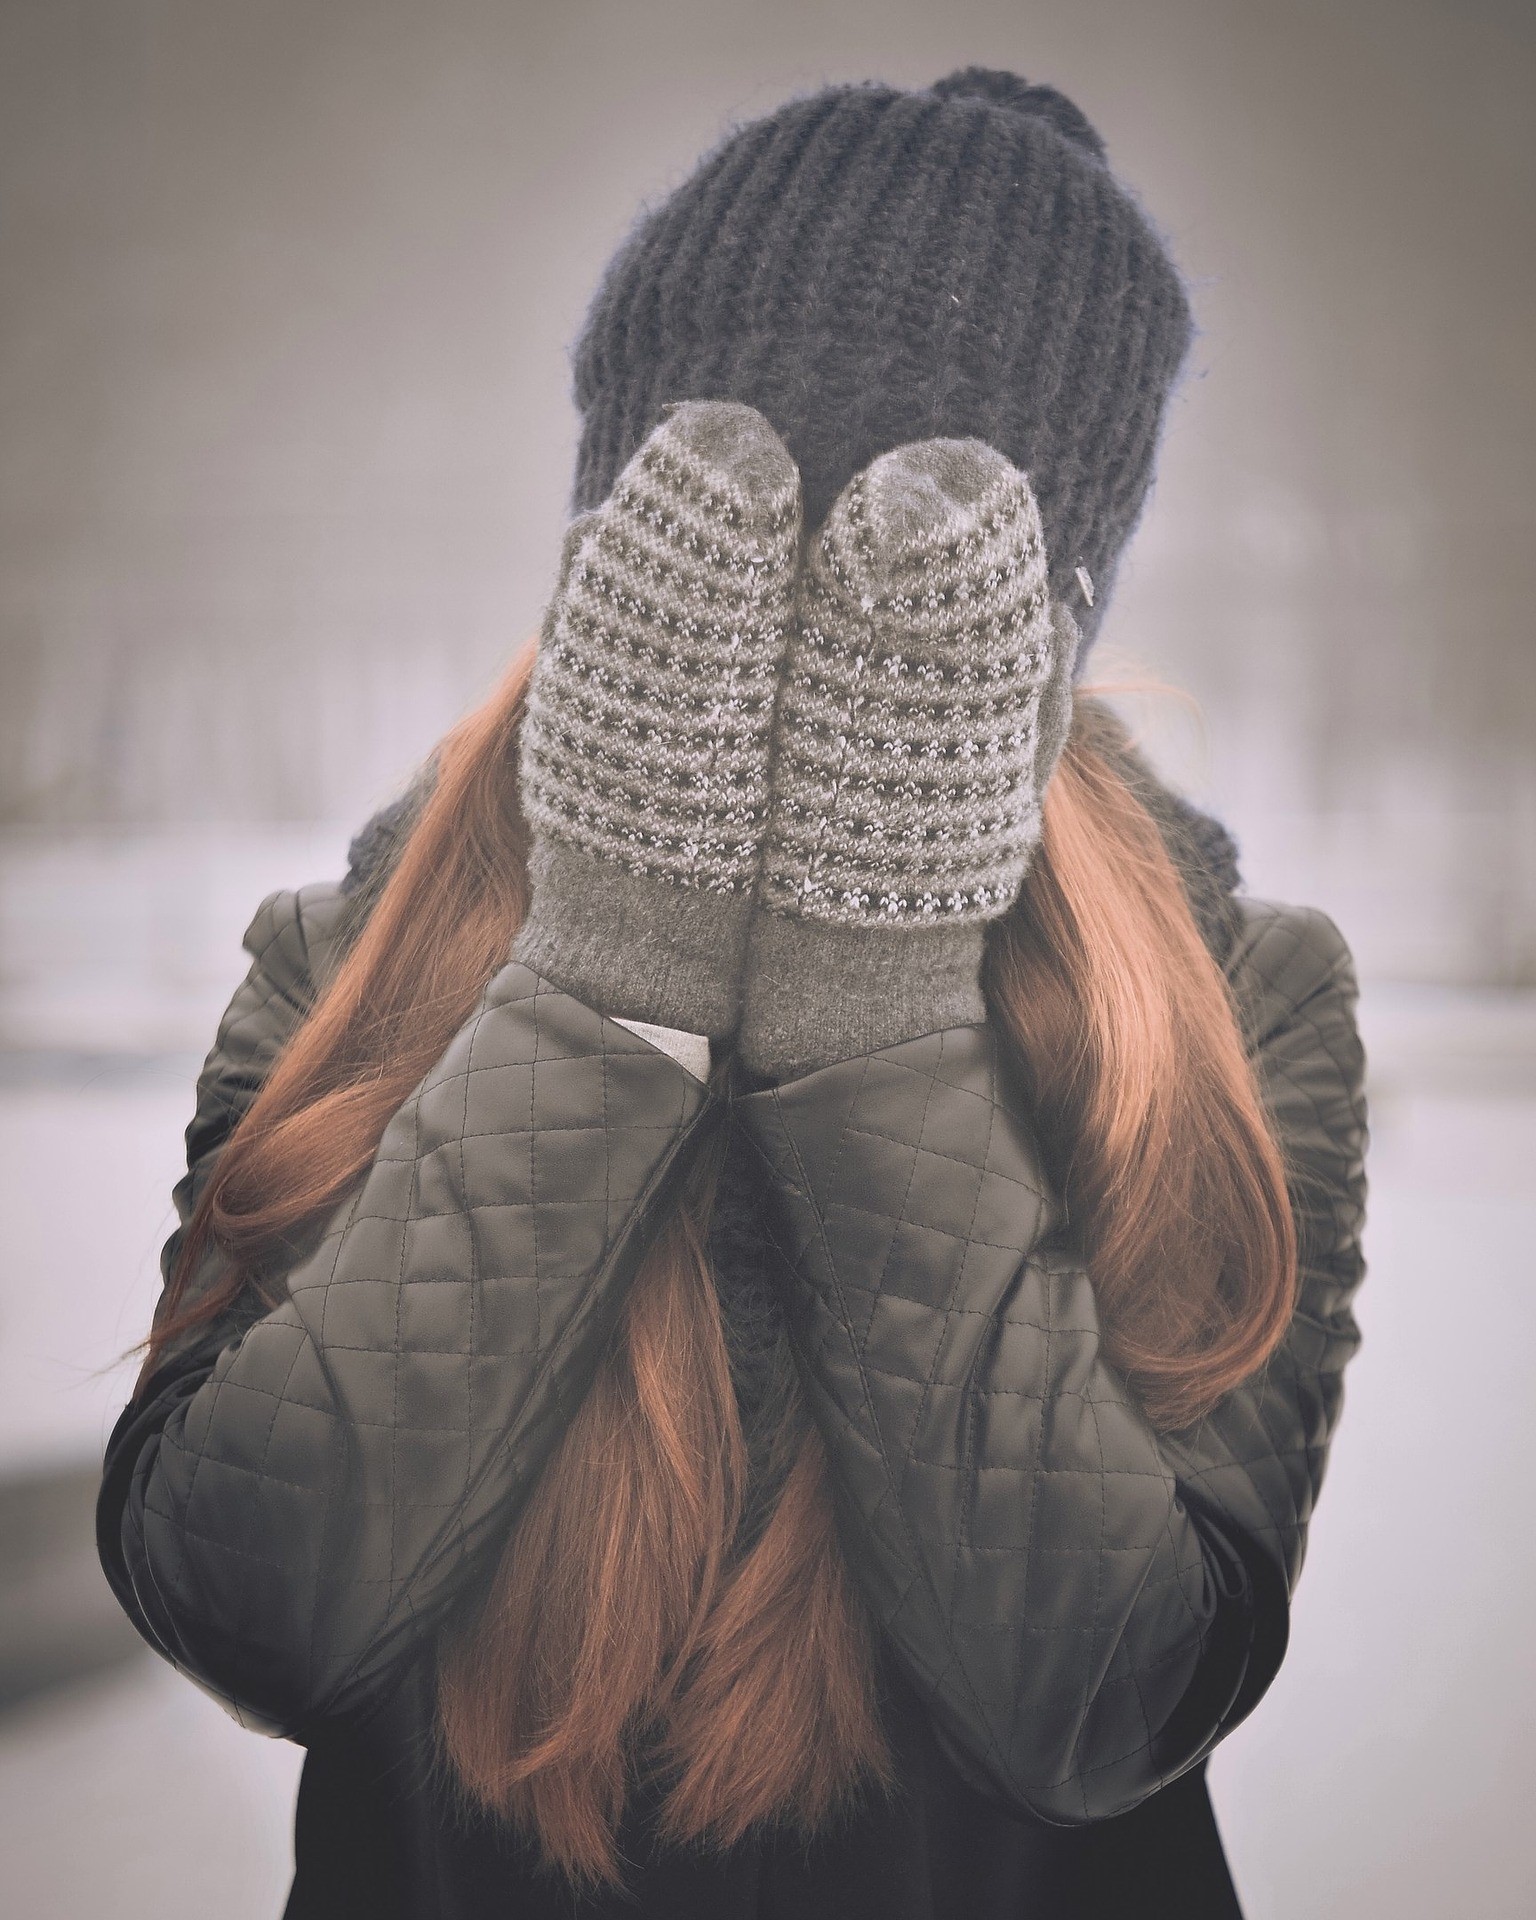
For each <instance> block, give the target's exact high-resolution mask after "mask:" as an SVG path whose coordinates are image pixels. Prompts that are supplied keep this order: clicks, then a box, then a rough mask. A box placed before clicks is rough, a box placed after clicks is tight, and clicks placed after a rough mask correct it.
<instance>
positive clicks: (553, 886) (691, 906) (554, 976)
mask: <svg viewBox="0 0 1536 1920" xmlns="http://www.w3.org/2000/svg"><path fill="white" fill-rule="evenodd" d="M528 870H529V878H530V879H531V881H532V883H533V908H532V911H531V913H530V914H529V917H528V920H527V922H526V923H525V924H524V926H523V928H522V930H521V931H520V932H519V934H518V936H517V939H516V940H515V941H514V942H513V946H512V957H513V959H515V960H520V961H522V963H523V965H524V966H526V967H531V968H532V969H533V971H534V972H535V973H536V974H538V975H539V976H540V977H541V978H543V979H545V980H548V981H549V983H550V985H551V986H555V987H559V988H560V989H561V991H562V992H564V993H569V994H573V995H574V996H575V998H576V999H578V1000H584V1001H585V1002H586V1004H587V1005H588V1006H590V1007H596V1008H597V1009H598V1010H599V1011H600V1012H602V1013H606V1014H610V1015H614V1016H618V1017H622V1018H624V1019H627V1020H643V1021H647V1022H649V1023H651V1024H652V1025H655V1026H660V1027H678V1028H681V1029H682V1030H683V1031H684V1032H686V1033H704V1034H708V1035H709V1036H710V1038H711V1039H720V1038H722V1037H723V1036H724V1035H726V1034H728V1033H730V1032H731V1031H732V1029H733V1028H734V1027H735V1026H736V1024H737V1021H738V1019H739V1018H740V1014H741V977H742V971H743V968H744V965H745V961H746V951H747V935H748V929H749V925H750V921H751V914H752V906H751V897H750V895H748V894H746V893H744V892H731V893H723V892H722V893H715V892H708V891H705V890H703V889H701V888H697V887H677V886H672V885H669V884H668V882H666V881H665V880H654V879H649V878H645V877H641V876H637V875H635V874H631V873H625V872H624V871H623V870H622V868H619V867H616V866H613V865H611V864H609V863H608V862H606V861H598V860H594V859H591V858H589V857H588V856H587V855H586V854H583V853H579V852H577V851H576V850H575V849H574V848H572V847H570V846H568V845H566V844H565V843H563V842H561V841H558V840H555V841H540V842H536V843H535V847H534V851H533V855H532V858H531V859H530V861H529V869H528Z"/></svg>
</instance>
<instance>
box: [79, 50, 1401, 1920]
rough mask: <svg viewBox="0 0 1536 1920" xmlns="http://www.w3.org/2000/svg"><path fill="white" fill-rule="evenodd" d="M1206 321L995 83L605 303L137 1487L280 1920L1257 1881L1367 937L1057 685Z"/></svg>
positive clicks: (1319, 1427)
mask: <svg viewBox="0 0 1536 1920" xmlns="http://www.w3.org/2000/svg"><path fill="white" fill-rule="evenodd" d="M1188 334H1189V318H1188V310H1187V306H1186V304H1185V299H1184V295H1183V293H1182V290H1181V288H1180V285H1179V281H1178V279H1177V276H1176V275H1175V273H1174V270H1173V268H1172V267H1171V265H1170V264H1169V262H1168V260H1167V258H1166V256H1165V255H1164V253H1163V251H1162V249H1161V247H1160V245H1159V244H1158V242H1157V240H1156V238H1155V236H1154V235H1153V234H1152V232H1151V230H1150V228H1149V227H1148V226H1147V224H1146V222H1145V220H1144V218H1143V216H1142V215H1141V214H1140V213H1139V211H1138V210H1137V208H1136V207H1135V205H1134V203H1133V202H1132V201H1131V200H1130V198H1129V197H1128V196H1127V195H1126V193H1125V192H1124V190H1123V189H1122V188H1121V187H1120V186H1119V185H1118V184H1117V183H1116V181H1115V180H1114V178H1113V176H1112V175H1111V174H1110V173H1109V171H1108V169H1107V167H1106V165H1105V162H1104V156H1103V148H1102V145H1101V143H1100V142H1099V140H1098V138H1097V136H1096V135H1095V134H1094V132H1093V130H1092V129H1091V128H1090V127H1089V126H1088V124H1087V122H1086V121H1085V120H1084V119H1083V117H1082V115H1081V114H1080V113H1079V112H1078V111H1077V110H1076V109H1075V108H1074V107H1073V106H1072V105H1071V104H1070V103H1069V102H1067V101H1066V100H1065V99H1063V98H1062V96H1060V95H1059V94H1057V93H1055V92H1053V91H1051V90H1050V89H1047V88H1037V87H1030V86H1028V85H1026V84H1025V83H1024V82H1023V81H1021V80H1018V79H1016V78H1014V77H1013V76H1010V75H1007V74H998V73H992V72H984V71H979V70H974V69H973V70H968V71H966V72H964V73H960V74H956V75H953V76H951V77H950V78H949V79H948V80H945V81H943V82H940V83H939V84H938V85H936V86H934V87H932V88H930V89H927V90H925V91H922V92H916V93H904V92H900V91H897V90H894V89H890V88H884V87H860V88H833V89H829V90H826V91H824V92H822V93H819V94H817V95H814V96H812V97H811V98H809V99H805V100H801V101H797V102H794V103H792V104H791V105H789V106H787V107H785V108H783V109H781V110H780V111H779V112H778V113H776V114H773V115H770V116H768V118H767V119H765V120H762V121H759V122H756V123H754V124H753V125H750V126H748V127H746V128H744V129H742V130H740V131H738V132H737V133H736V134H735V135H733V136H732V138H731V139H729V140H728V141H727V142H726V143H725V145H724V146H723V147H722V148H721V149H720V150H719V151H718V152H717V153H715V154H713V155H712V156H710V157H709V158H708V159H707V160H706V161H705V162H704V163H703V164H702V165H701V167H700V168H699V170H698V171H697V172H696V173H695V174H694V176H693V177H692V178H691V179H690V180H689V181H687V182H685V183H684V185H683V186H682V187H680V188H679V189H678V190H677V192H676V193H675V194H674V195H673V196H672V197H671V199H670V200H668V201H667V202H666V203H664V204H663V205H662V206H661V207H660V208H659V209H657V210H656V211H655V212H653V213H652V214H651V215H650V216H649V217H648V218H647V219H646V220H645V221H644V222H643V223H642V224H641V226H640V227H639V228H638V229H637V231H636V233H635V235H634V236H633V237H632V238H631V240H630V241H629V243H628V244H627V245H626V247H625V248H624V249H623V250H622V251H621V253H620V255H619V256H618V257H617V259H616V261H615V263H614V265H613V266H612V267H611V269H610V271H609V273H608V276H607V278H606V279H605V282H604V284H603V287H602V288H601V290H600V292H599V294H598V297H597V299H596V301H595V303H594V306H593V309H592V312H591V315H590V317H589V321H588V324H587V328H586V332H585V335H584V337H583V340H582V342H581V345H580V348H579V351H578V356H577V363H576V374H577V394H578V399H579V402H580V405H581V408H582V413H583V437H582V442H581V455H580V464H579V469H578V475H577V486H576V505H577V507H578V508H579V509H580V512H579V514H578V517H577V518H576V519H575V520H574V522H573V524H572V527H571V530H570V534H569V536H568V538H567V542H566V548H565V555H564V560H563V564H562V574H561V579H560V582H559V585H558V588H557V590H556V593H555V595H554V598H553V600H552V602H551V605H550V609H549V613H548V616H547V618H546V621H545V624H544V631H543V635H542V638H541V641H540V645H539V648H538V650H537V661H536V662H535V661H534V659H533V657H532V656H531V655H529V656H525V657H524V658H522V659H521V660H519V661H518V662H517V663H516V664H515V665H514V666H513V668H512V670H511V672H510V674H509V676H508V678H507V680H506V681H505V683H504V684H503V686H502V687H501V689H500V690H499V691H498V692H497V693H496V694H495V695H494V696H493V697H492V699H491V700H490V701H489V702H488V703H487V704H486V705H485V706H484V707H483V708H481V709H480V710H479V711H478V712H476V713H474V714H472V715H471V716H470V717H469V719H467V720H466V721H465V722H464V723H463V724H462V725H461V726H460V727H459V728H458V729H456V731H455V732H454V733H452V734H450V735H449V736H448V738H447V739H446V740H445V741H444V742H443V743H442V745H441V747H440V748H439V750H438V753H437V754H436V756H435V758H434V761H433V763H432V765H431V767H430V768H429V770H428V772H427V773H426V775H424V777H423V778H422V779H421V780H420V781H419V782H418V783H417V784H416V786H415V787H414V788H413V790H412V791H411V792H410V793H409V794H408V795H407V796H406V797H405V798H404V799H403V800H402V801H401V802H399V803H397V804H396V805H395V806H394V807H393V808H391V809H388V810H386V812H385V813H384V814H383V815H381V816H380V817H379V818H378V819H376V820H375V821H374V822H373V823H371V824H370V827H369V828H368V829H367V831H366V832H365V833H364V834H363V835H362V836H361V837H360V839H359V841H358V842H357V843H356V845H355V847H354V850H353V860H352V866H351V870H350V872H349V874H348V875H347V877H346V879H345V880H344V881H343V882H342V883H341V884H340V886H319V887H306V888H303V889H301V890H300V891H299V892H298V893H294V894H280V895H277V896H275V897H274V898H273V899H271V900H269V901H268V902H266V904H265V905H264V906H263V907H262V908H261V910H260V912H259V913H258V915H257V918H256V921H255V923H254V924H253V926H252V928H251V930H250V933H249V934H248V936H247V941H246V944H247V946H248V948H249V949H250V951H251V953H252V956H253V961H254V964H253V966H252V969H251V973H250V976H249V978H248V979H247V981H246V983H245V985H244V986H243V987H242V988H241V989H240V991H239V992H238V993H237V994H236V996H235V999H234V1002H233V1003H232V1005H231V1007H230V1010H229V1012H228V1014H227V1015H226V1017H225V1020H224V1023H223V1025H222V1027H221V1028H220V1032H219V1036H218V1039H217V1042H216V1044H215V1047H214V1050H213V1052H212V1054H211V1055H210V1057H209V1061H208V1064H207V1067H206V1068H205V1071H204V1074H203V1077H202V1080H201V1082H200V1085H199V1098H198V1107H197V1114H196V1117H195V1119H194V1121H193V1123H192V1126H191V1128H190V1129H189V1132H188V1173H187V1176H186V1178H185V1179H184V1180H183V1182H182V1183H181V1185H180V1187H179V1188H178V1190H177V1204H178V1208H179V1211H180V1215H181V1220H182V1226H181V1228H180V1229H179V1230H178V1232H177V1234H176V1235H175V1236H173V1238H172V1240H171V1242H170V1245H169V1246H168V1248H167V1250H166V1271H167V1276H168V1285H167V1289H166V1294H165V1297H164V1300H163V1302H162V1305H161V1308H160V1311H159V1313H158V1315H157V1319H156V1324H155V1328H154V1332H153V1335H152V1337H151V1340H150V1345H149V1351H148V1356H147V1359H146V1362H145V1366H144V1370H143V1374H142V1376H141V1379H140V1382H139V1386H138V1389H137V1392H136V1394H135V1398H134V1401H133V1403H132V1404H131V1405H130V1407H129V1408H128V1409H127V1411H126V1412H125V1413H124V1415H123V1418H122V1420H121V1421H120V1422H119V1424H118V1427H117V1430H116V1432H115V1433H114V1435H113V1437H112V1441H111V1443H110V1448H109V1453H108V1459H107V1467H106V1477H105V1483H104V1488H103V1493H102V1500H101V1540H102V1552H103V1558H104V1561H105V1564H106V1566H107V1569H108V1572H109V1574H110V1576H111V1578H112V1580H113V1582H114V1585H115V1587H116V1589H117V1591H118V1593H119V1595H120V1597H121V1599H122V1601H123V1604H124V1606H125V1607H126V1608H127V1610H128V1612H129V1614H130V1615H131V1616H132V1618H133V1619H134V1620H135V1622H136V1624H137V1625H138V1627H139V1629H140V1631H141V1632H142V1633H143V1634H144V1635H145V1636H146V1638H147V1639H149V1641H150V1642H151V1644H153V1645H154V1646H156V1647H157V1648H158V1649H159V1650H160V1651H161V1652H162V1653H164V1654H165V1655H166V1657H167V1658H169V1659H171V1660H172V1661H174V1662H175V1663H176V1664H177V1665H178V1666H179V1667H180V1668H181V1669H182V1670H183V1671H185V1672H186V1673H187V1674H189V1675H190V1676H191V1677H193V1678H194V1679H196V1680H198V1681H199V1682H200V1683H201V1684H202V1685H204V1686H205V1687H207V1688H209V1689H210V1690H211V1691H213V1692H214V1693H215V1694H217V1695H218V1696H219V1697H220V1698H221V1699H222V1700H223V1701H224V1702H225V1703H226V1704H227V1705H228V1706H229V1707H230V1709H231V1710H232V1711H233V1712H234V1713H235V1714H236V1715H237V1716H239V1717H240V1718H241V1719H242V1720H244V1721H246V1722H248V1723H249V1724H251V1725H253V1726H259V1727H262V1728H264V1729H266V1730H267V1731H269V1732H274V1733H279V1734H282V1735H285V1736H287V1737H289V1738H292V1739H296V1740H299V1741H301V1742H302V1743H303V1744H304V1745H305V1746H306V1747H307V1748H308V1758H307V1760H306V1763H305V1768H304V1776H303V1784H302V1787H301V1791H300V1799H299V1812H298V1833H297V1860H298V1871H297V1877H296V1880H295V1885H294V1891H293V1895H292V1898H291V1901H290V1906H289V1912H290V1914H293V1915H326V1916H336V1915H350V1914H367V1915H369V1916H370V1917H371V1920H379V1917H380V1916H386V1915H412V1916H415V1915H453V1916H461V1915H462V1916H471V1915H473V1916H479V1915H487V1916H489V1915H498V1916H503V1915H512V1914H517V1915H546V1914H548V1915H553V1914H572V1913H577V1914H582V1915H599V1914H610V1913H612V1914H618V1913H634V1912H640V1913H643V1914H648V1915H650V1914H654V1915H666V1916H682V1915H699V1916H731V1917H733V1920H734V1916H744V1915H748V1914H751V1915H784V1916H802V1915H817V1914H826V1915H829V1916H830V1915H834V1914H835V1915H837V1916H839V1920H848V1917H856V1916H862V1915H869V1916H876V1915H878V1916H881V1920H900V1917H903V1916H910V1917H911V1920H917V1916H932V1917H935V1920H936V1917H937V1916H941V1915H942V1916H957V1917H958V1916H965V1917H966V1920H972V1917H973V1916H992V1915H997V1916H1002V1915H1023V1914H1029V1915H1042V1916H1044V1915H1049V1916H1064V1915H1074V1916H1075V1915H1093V1916H1104V1915H1114V1914H1124V1915H1157V1914H1165V1913H1166V1914H1178V1915H1180V1916H1181V1920H1190V1917H1191V1916H1201V1915H1217V1914H1233V1913H1236V1912H1237V1906H1236V1901H1235V1897H1234V1895H1233V1892H1232V1887H1231V1882H1230V1879H1229V1877H1228V1874H1227V1871H1226V1867H1225V1864H1224V1861H1223V1858H1222V1853H1221V1847H1220V1842H1219V1840H1218V1838H1217V1835H1216V1832H1215V1828H1214V1824H1213V1821H1212V1818H1211V1813H1210V1806H1209V1801H1208V1798H1207V1796H1206V1792H1205V1786H1204V1762H1205V1758H1206V1756H1207V1755H1208V1754H1209V1753H1210V1751H1211V1749H1212V1748H1213V1747H1214V1746H1215V1745H1216V1743H1217V1742H1218V1741H1219V1740H1220V1739H1221V1738H1222V1737H1223V1736H1224V1734H1225V1733H1227V1732H1228V1731H1229V1730H1230V1729H1231V1728H1232V1727H1233V1726H1234V1725H1236V1723H1237V1722H1238V1721H1239V1720H1240V1719H1242V1718H1243V1716H1244V1715H1245V1714H1247V1713H1248V1712H1249V1711H1250V1709H1251V1708H1252V1707H1253V1706H1254V1704H1255V1703H1256V1701H1257V1700H1258V1699H1259V1697H1260V1696H1261V1695H1262V1693H1263V1692H1264V1690H1265V1689H1266V1687H1267V1686H1268V1684H1269V1682H1270V1680H1271V1679H1272V1678H1273V1676H1274V1674H1275V1671H1276V1669H1277V1667H1278V1664H1279V1661H1280V1658H1281V1655H1282V1653H1283V1650H1284V1646H1285V1638H1286V1621H1287V1611H1288V1603H1289V1597H1290V1593H1291V1590H1292V1587H1293V1585H1294V1582H1295V1579H1296V1575H1297V1572H1298V1569H1299V1565H1300V1560H1301V1555H1302V1549H1303V1545H1304V1538H1305V1531H1306V1523H1307V1519H1308V1517H1309V1515H1310V1512H1311V1507H1312V1502H1313V1500H1314V1498H1315V1496H1316V1493H1317V1490H1318V1485H1319V1482H1320V1479H1321V1474H1322V1469H1323V1462H1324V1457H1325V1454H1326V1450H1327V1446H1328V1442H1329V1439H1330V1437H1331V1433H1332V1430H1333V1427H1334V1424H1335V1422H1336V1420H1337V1416H1338V1412H1339V1406H1340V1395H1341V1373H1342V1368H1343V1365H1344V1363H1345V1361H1346V1360H1347V1358H1348V1356H1349V1354H1350V1353H1351V1352H1352V1350H1353V1348H1354V1346H1355V1344H1356V1340H1357V1335H1356V1332H1355V1328H1354V1324H1353V1321H1352V1319H1351V1315H1350V1298H1351V1295H1352V1293H1353V1290H1354V1288H1355V1286H1356V1285H1357V1283H1358V1281H1359V1278H1360V1271H1361V1269H1360V1255H1359V1225H1360V1217H1361V1201H1362V1186H1361V1150H1362V1142H1363V1112H1362V1104H1361V1090H1360V1089H1361V1061H1360V1052H1359V1047H1358V1043H1357V1040H1356V1037H1355V1030H1354V1024H1353V1013H1352V1007H1353V984H1352V976H1351V967H1350V961H1349V956H1348V953H1347V951H1346V949H1345V947H1344V945H1343V943H1342V941H1341V940H1340V938H1339V936H1338V934H1337V932H1336V930H1335V929H1334V928H1333V927H1332V926H1331V925H1330V923H1329V922H1328V921H1327V920H1325V919H1324V918H1323V917H1322V916H1321V915H1319V914H1316V913H1312V912H1308V911H1303V910H1298V909H1295V908H1290V907H1277V906H1270V905H1266V904H1262V903H1258V902H1254V901H1250V900H1247V899H1244V898H1242V897H1240V896H1239V895H1238V894H1237V893H1236V892H1235V888H1236V886H1237V874H1236V868H1235V862H1234V855H1233V850H1232V847H1231V843H1230V842H1229V841H1228V839H1227V838H1226V836H1225V835H1224V833H1223V832H1222V830H1221V829H1220V828H1219V827H1218V826H1216V824H1215V823H1214V822H1212V821H1209V820H1207V819H1205V818H1203V817H1202V816H1201V815H1199V814H1197V813H1195V812H1194V811H1193V810H1192V809H1191V808H1189V807H1188V806H1186V805H1185V804H1184V803H1183V802H1181V801H1179V800H1178V799H1176V798H1175V797H1174V796H1173V795H1171V794H1170V793H1168V792H1167V791H1166V790H1165V789H1164V788H1162V787H1161V786H1160V785H1159V784H1158V783H1157V782H1156V780H1155V779H1154V778H1153V776H1152V775H1151V773H1150V772H1149V771H1148V770H1147V768H1146V767H1145V766H1144V765H1143V764H1142V762H1141V761H1140V760H1139V759H1138V758H1137V757H1136V756H1135V754H1134V753H1133V752H1132V751H1131V749H1130V747H1129V745H1128V743H1127V741H1126V739H1125V736H1124V734H1123V732H1122V731H1121V729H1120V728H1119V727H1118V725H1117V724H1116V723H1115V722H1114V721H1113V720H1112V718H1111V717H1110V716H1109V714H1108V713H1107V711H1106V710H1105V709H1103V708H1102V707H1100V706H1099V705H1098V704H1097V703H1096V702H1095V701H1093V700H1092V699H1091V698H1090V697H1089V696H1087V695H1086V694H1083V693H1077V694H1074V691H1073V684H1074V674H1075V675H1077V676H1078V677H1079V678H1080V677H1081V674H1082V670H1083V663H1084V659H1085V657H1086V655H1087V653H1088V651H1089V648H1090V646H1091V644H1092V640H1093V636H1094V633H1095V630H1096V627H1097V623H1098V620H1099V618H1100V616H1101V614H1102V611H1103V607H1104V603H1105V600H1106V597H1107V594H1108V589H1109V586H1110V583H1111V581H1112V578H1113V574H1114V570H1115V564H1116V560H1117V558H1118V555H1119V552H1120V550H1121V547H1122V546H1123V544H1124V542H1125V540H1126V538H1127V536H1128V534H1129V532H1130V530H1131V528H1132V526H1133V524H1134V522H1135V519H1136V517H1137V514H1138V512H1139V510H1140V507H1141V504H1142V501H1143V498H1144V495H1145V493H1146V490H1147V486H1148V484H1149V481H1150V478H1151V469H1152V458H1153V450H1154V445H1155V441H1156V437H1157V432H1158V427H1159V423H1160V420H1161V417H1162V413H1163V410H1164V404H1165V401H1166V398H1167V395H1168V392H1169V389H1170V387H1171V385H1172V382H1173V380H1174V378H1175V375H1176V373H1177V370H1178V367H1179V364H1180V362H1181V360H1182V357H1183V354H1184V352H1185V349H1186V346H1187V342H1188ZM509 955H510V958H509Z"/></svg>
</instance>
